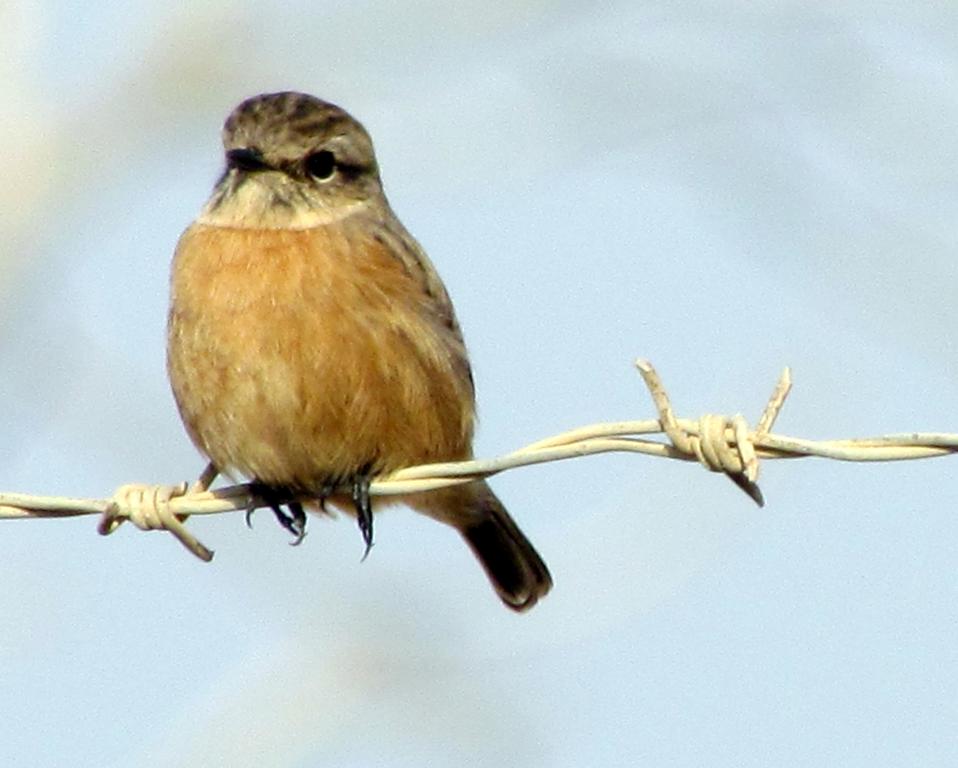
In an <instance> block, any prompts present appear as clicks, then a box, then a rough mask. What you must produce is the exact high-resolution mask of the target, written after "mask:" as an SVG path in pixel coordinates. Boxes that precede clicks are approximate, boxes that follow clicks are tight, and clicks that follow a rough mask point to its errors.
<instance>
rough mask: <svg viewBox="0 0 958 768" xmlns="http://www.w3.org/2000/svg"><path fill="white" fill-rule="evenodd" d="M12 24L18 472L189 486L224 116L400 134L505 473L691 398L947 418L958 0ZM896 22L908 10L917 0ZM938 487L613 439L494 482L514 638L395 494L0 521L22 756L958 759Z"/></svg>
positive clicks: (230, 12)
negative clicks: (328, 510) (180, 283)
mask: <svg viewBox="0 0 958 768" xmlns="http://www.w3.org/2000/svg"><path fill="white" fill-rule="evenodd" d="M175 5H176V4H170V3H168V2H159V0H135V1H134V2H133V3H124V4H121V3H100V4H97V3H93V4H81V3H69V2H48V3H36V2H26V0H21V1H19V2H18V1H17V0H13V2H10V0H8V1H7V2H6V3H2V4H0V51H2V53H0V97H2V99H3V103H4V108H3V116H2V117H0V158H2V168H3V178H4V180H5V183H4V184H2V185H0V234H2V242H3V246H2V248H0V267H2V274H3V279H2V281H0V354H2V358H0V359H2V361H3V362H2V365H0V403H2V404H3V409H2V416H0V423H2V432H3V439H2V441H0V489H2V490H4V491H22V492H30V493H43V494H62V495H78V496H108V495H109V494H111V493H112V491H113V489H114V488H116V487H117V486H118V485H120V484H121V483H125V482H133V481H143V482H176V481H179V480H184V479H192V478H195V477H196V475H197V474H198V473H199V471H200V470H201V469H202V466H203V463H202V460H201V459H200V457H199V456H198V455H197V454H196V452H195V451H194V449H193V448H192V446H191V445H190V444H189V441H188V440H187V438H186V437H185V434H184V432H183V430H182V428H181V425H180V423H179V419H178V416H177V413H176V410H175V406H174V404H173V400H172V397H171V395H170V393H169V390H168V386H167V383H166V378H165V372H164V324H165V313H166V303H167V274H168V268H169V260H170V256H171V253H172V250H173V248H174V245H175V243H176V239H177V237H178V236H179V234H180V232H181V231H182V229H183V228H184V227H185V226H186V225H187V224H188V223H189V221H190V220H191V218H192V217H193V216H194V214H195V213H196V212H197V211H198V210H199V208H200V206H201V205H202V204H203V202H204V200H205V199H206V196H207V194H208V192H209V190H210V188H211V186H212V184H213V183H214V181H215V180H216V178H217V176H218V174H219V172H220V169H221V164H222V158H221V147H220V143H219V142H220V140H219V128H220V125H221V124H222V121H223V119H224V118H225V117H226V115H227V114H228V112H229V111H230V110H231V109H232V108H233V106H234V105H235V104H236V103H238V102H239V101H240V100H241V99H243V98H245V97H247V96H250V95H253V94H256V93H259V92H263V91H271V90H282V89H297V90H304V91H307V92H310V93H313V94H316V95H319V96H321V97H323V98H326V99H328V100H331V101H334V102H337V103H339V104H341V105H342V106H344V107H345V108H347V109H348V110H349V111H351V112H352V113H353V114H354V115H355V116H357V117H358V118H359V119H360V120H362V121H363V122H364V123H365V125H366V126H367V128H368V129H369V131H370V132H371V134H372V136H373V138H374V140H375V142H376V147H377V151H378V155H379V159H380V164H381V167H382V173H383V178H384V182H385V185H386V190H387V193H388V194H389V196H390V200H391V202H392V204H393V206H394V208H395V209H396V211H397V213H398V214H399V216H400V218H402V220H403V221H404V222H405V224H406V225H407V227H408V228H409V229H410V230H411V231H412V232H413V233H414V234H415V235H416V237H417V238H418V239H419V240H420V241H421V242H422V243H423V245H424V246H425V248H426V250H427V251H428V252H429V254H430V255H431V257H432V259H433V260H434V261H435V263H436V264H437V266H438V268H439V271H440V272H441V274H442V276H443V278H444V279H445V281H446V284H447V286H448V288H449V290H450V292H451V294H452V296H453V297H454V299H455V302H456V307H457V309H458V312H459V316H460V319H461V321H462V325H463V327H464V329H465V333H466V338H467V341H468V343H469V345H470V349H471V353H472V360H473V364H474V368H475V373H476V379H477V384H478V390H479V406H480V417H481V420H482V421H481V427H480V432H479V436H478V442H477V453H478V455H480V456H493V455H496V454H500V453H503V452H506V451H508V450H511V449H514V448H517V447H519V446H521V445H524V444H526V443H528V442H532V441H533V440H537V439H539V438H541V437H544V436H547V435H550V434H553V433H555V432H558V431H561V430H563V429H566V428H571V427H574V426H579V425H583V424H587V423H590V422H594V421H600V420H619V419H631V418H636V419H637V418H651V417H652V416H653V413H654V412H653V409H652V407H651V404H650V403H649V401H648V397H647V395H646V393H645V391H644V389H643V387H642V386H641V383H640V380H639V377H638V375H637V374H636V373H635V371H634V370H633V368H632V361H633V359H634V358H636V357H638V356H642V357H647V358H649V359H651V360H652V361H653V363H654V364H655V365H656V366H657V367H658V369H659V370H660V372H661V373H662V375H663V377H664V378H665V382H666V385H667V386H668V388H669V390H670V393H671V394H672V397H673V399H674V403H675V407H676V409H677V411H678V413H679V414H680V415H682V416H686V417H697V416H698V415H700V414H701V413H703V412H729V413H734V412H737V411H742V412H744V413H745V414H746V415H747V416H749V417H750V418H752V419H755V418H757V416H758V414H759V413H760V411H761V409H762V407H763V404H764V402H765V398H766V397H767V395H768V393H769V392H770V391H771V388H772V385H773V384H774V381H775V378H776V376H777V375H778V373H779V371H780V370H781V368H782V367H783V366H784V365H790V366H792V369H793V373H794V378H795V388H794V390H793V393H792V396H791V398H790V400H789V402H788V403H787V404H786V406H785V409H784V412H783V414H782V416H781V418H780V420H779V422H778V425H777V431H780V432H782V433H785V434H793V435H797V436H802V437H810V438H827V437H852V436H864V435H873V434H881V433H891V432H903V431H912V430H924V431H951V432H958V421H956V417H955V410H956V408H958V383H956V380H958V347H956V345H955V344H954V343H953V336H954V329H955V328H958V303H956V302H955V301H954V300H953V297H954V295H955V286H956V285H958V260H956V259H955V253H956V246H958V216H956V215H955V214H956V199H958V198H956V192H958V181H956V179H958V143H956V140H955V132H956V123H958V88H956V86H958V43H956V40H958V8H956V6H955V5H954V4H953V3H931V2H929V3H911V4H907V5H906V4H904V3H902V4H893V3H888V4H886V3H881V4H878V3H870V2H852V1H849V2H839V3H830V4H824V3H812V2H805V3H802V2H759V3H741V2H731V1H726V2H711V3H704V2H683V3H665V2H631V1H630V2H626V1H624V0H623V1H622V2H609V3H603V4H601V5H600V4H595V6H594V7H592V6H590V4H582V3H574V2H551V3H550V2H532V1H530V2H500V3H497V2H489V0H483V2H461V3H456V4H448V3H445V2H436V1H434V0H433V1H430V0H423V1H422V2H408V3H403V4H398V3H391V2H385V1H384V0H367V1H366V2H360V3H356V2H332V1H330V2H319V3H316V2H297V1H295V0H294V2H290V3H271V2H239V3H236V2H225V1H223V2H217V1H215V0H214V2H209V3H202V4H185V3H184V4H181V5H182V7H180V8H176V7H174V6H175ZM899 6H900V7H899ZM953 473H954V464H953V462H951V461H948V460H936V461H923V462H912V463H902V464H887V465H874V464H872V465H853V464H839V463H834V462H825V461H820V460H806V461H796V462H768V463H766V464H765V465H764V467H763V475H762V488H763V490H764V492H765V496H766V499H767V502H768V503H767V506H766V507H765V509H763V510H759V509H757V508H755V507H754V506H753V505H752V504H751V502H749V501H748V500H747V499H746V497H745V496H744V495H743V494H742V493H741V492H739V491H738V490H737V489H736V488H734V487H733V486H732V484H731V483H730V482H728V481H727V480H725V479H724V478H722V477H721V476H718V475H711V474H708V473H706V472H704V471H703V470H701V469H700V468H698V467H696V466H694V465H690V464H683V463H679V462H666V461H661V460H654V459H650V458H644V457H636V456H631V457H622V456H606V457H596V458H590V459H582V460H577V461H571V462H567V463H564V464H549V465H544V466H539V467H534V468H528V469H521V470H517V471H514V472H509V473H507V474H505V475H502V476H500V477H498V478H496V479H495V480H494V482H493V485H494V486H495V488H496V489H497V491H498V492H499V494H500V496H501V497H502V498H503V499H504V500H505V501H506V502H507V504H508V505H509V507H510V509H511V510H512V512H513V514H514V515H515V517H516V518H517V519H518V521H519V523H520V524H521V526H522V527H523V529H524V530H525V531H526V533H527V534H528V535H529V537H530V538H531V539H532V540H533V541H534V542H535V544H536V546H537V547H538V548H539V550H540V551H541V552H542V554H543V556H544V557H545V559H546V560H547V561H548V563H549V565H550V567H551V569H552V572H553V575H554V577H555V589H554V591H553V592H552V594H550V596H549V597H548V598H547V599H546V600H545V601H544V602H543V603H541V604H540V605H539V606H537V607H536V608H535V609H534V610H533V611H532V612H531V613H530V614H528V615H523V616H516V615H513V614H512V613H510V612H509V611H507V610H505V609H504V608H503V607H502V606H501V605H500V603H499V601H498V600H497V599H496V597H495V595H494V594H493V592H492V590H491V589H490V587H489V586H488V584H487V583H486V580H485V576H484V575H483V573H482V571H481V570H480V569H479V568H478V566H476V565H475V563H474V562H473V560H472V557H471V555H470V553H469V551H468V550H467V548H466V547H465V546H464V545H463V544H462V542H461V541H460V540H459V539H458V537H456V536H455V534H454V533H452V532H451V531H449V530H447V529H445V528H443V527H442V526H438V525H436V524H435V523H433V522H431V521H429V520H426V519H423V518H420V517H417V516H416V515H414V514H413V513H411V512H409V511H408V510H406V509H403V508H396V509H393V510H389V511H387V512H385V513H384V514H382V515H381V516H380V517H379V519H378V520H377V543H376V547H375V549H374V551H373V552H372V554H371V556H370V558H369V559H368V560H367V561H366V562H365V563H360V556H361V554H362V544H361V541H360V537H359V533H358V531H357V530H356V528H355V525H354V523H353V522H352V521H349V520H343V519H339V520H328V519H313V520H311V525H310V528H309V536H308V537H307V538H306V540H305V542H304V543H303V545H302V546H301V547H298V548H295V549H294V548H290V547H289V546H288V544H287V542H288V536H287V535H286V534H285V532H283V531H282V530H281V529H280V528H279V527H278V526H276V525H275V523H274V522H273V520H272V519H271V516H270V515H269V514H268V513H260V515H259V516H257V517H256V518H255V519H254V526H253V530H247V528H246V527H245V526H244V525H243V521H242V516H241V515H222V516H217V517H207V518H203V519H195V520H192V521H191V522H190V527H191V529H192V530H193V531H194V532H195V533H196V534H197V535H198V536H199V537H200V539H201V540H203V541H204V542H205V543H206V544H208V545H210V546H211V547H213V548H215V549H216V550H217V555H216V559H215V560H214V561H213V563H212V564H210V565H206V564H203V563H201V562H199V561H198V560H195V559H194V558H192V557H190V556H189V555H188V554H186V553H185V551H184V550H183V549H182V548H181V547H180V546H179V544H177V542H176V541H175V540H174V539H173V538H172V537H171V536H169V535H159V534H152V535H145V534H142V533H140V532H138V531H136V530H135V529H133V528H132V527H131V526H124V528H122V529H121V530H120V531H119V532H118V533H117V534H116V535H114V536H111V537H110V538H106V539H104V538H101V537H99V536H97V535H96V530H95V527H96V522H95V520H94V519H93V518H82V519H76V520H64V521H28V522H13V521H11V522H3V523H0V528H2V530H0V763H2V764H3V765H5V766H6V765H9V766H14V765H17V766H19V765H23V766H65V765H69V766H107V767H112V766H117V767H119V766H124V768H154V767H157V766H195V765H223V766H234V767H237V768H245V767H246V766H250V767H252V766H282V767H283V768H287V767H289V768H306V767H307V766H344V767H345V766H370V765H377V766H402V767H407V766H421V765H430V766H460V765H471V766H512V765H515V766H559V767H566V766H567V767H572V766H581V765H602V766H620V765H621V766H625V765H630V766H631V765H649V766H700V765H710V766H769V765H775V766H807V765H842V766H856V765H862V766H864V765H867V766H898V765H903V764H909V765H923V766H936V765H942V766H944V765H954V764H955V763H956V761H958V731H956V728H955V725H956V722H958V650H956V648H958V645H956V633H958V632H956V631H958V599H956V598H958V568H956V559H958V522H956V515H955V508H956V502H958V484H956V483H955V482H954V480H953Z"/></svg>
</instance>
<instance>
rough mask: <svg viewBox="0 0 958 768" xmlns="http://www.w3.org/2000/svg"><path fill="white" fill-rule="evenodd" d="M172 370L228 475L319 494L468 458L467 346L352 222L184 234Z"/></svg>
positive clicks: (188, 416) (191, 418) (191, 424)
mask: <svg viewBox="0 0 958 768" xmlns="http://www.w3.org/2000/svg"><path fill="white" fill-rule="evenodd" d="M168 367H169V374H170V380H171V383H172V385H173V392H174V395H175V396H176V401H177V404H178V405H179V408H180V413H181V415H182V417H183V421H184V423H185V425H186V428H187V430H188V431H189V434H190V436H191V438H192V439H193V441H194V443H195V444H196V445H197V447H198V448H199V449H200V450H201V451H202V452H203V453H205V454H206V455H207V456H208V457H209V458H210V459H211V460H212V461H213V463H214V464H215V465H216V466H217V467H218V468H219V469H220V470H222V471H237V472H239V473H241V474H243V475H246V476H247V477H250V478H254V479H257V480H259V481H261V482H265V483H270V484H282V485H290V486H295V487H298V488H302V489H305V490H316V489H318V488H319V487H320V486H321V485H322V484H323V483H324V482H325V481H327V480H329V479H336V478H344V477H349V476H350V475H353V474H355V473H357V472H359V471H361V470H363V469H365V468H370V469H371V471H373V472H388V471H392V470H394V469H398V468H400V467H403V466H408V465H412V464H417V463H424V462H430V461H441V460H444V459H458V458H464V457H467V456H469V455H470V453H471V441H472V431H473V425H474V405H473V394H472V387H471V383H470V381H469V378H468V363H467V362H466V361H465V353H464V351H463V349H462V345H461V342H460V341H459V340H458V338H457V336H456V335H455V333H454V332H453V331H452V330H451V329H450V328H449V327H448V325H447V324H446V323H445V322H444V321H443V318H442V317H441V316H440V313H437V312H436V311H435V306H434V303H433V298H432V297H430V296H428V295H427V294H426V292H425V291H424V290H423V288H422V282H421V280H419V279H417V276H416V275H414V274H411V273H410V271H409V266H408V264H404V263H403V261H401V260H400V259H398V258H396V256H395V255H394V254H392V253H390V252H389V250H388V248H387V246H385V245H382V244H381V243H380V242H379V241H377V240H375V239H373V238H370V237H368V236H367V235H366V234H365V233H364V232H363V231H361V230H360V228H358V227H349V226H347V225H344V224H343V222H337V223H336V224H333V225H329V226H326V227H319V228H315V229H309V230H250V229H229V228H222V227H211V226H206V225H198V224H194V225H193V226H191V227H190V228H189V229H187V230H186V232H185V233H184V234H183V236H182V238H181V239H180V242H179V245H178V247H177V251H176V255H175V257H174V262H173V276H172V304H171V309H170V325H169V349H168Z"/></svg>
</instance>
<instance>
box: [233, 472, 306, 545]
mask: <svg viewBox="0 0 958 768" xmlns="http://www.w3.org/2000/svg"><path fill="white" fill-rule="evenodd" d="M249 493H250V501H249V504H248V505H247V507H246V525H247V527H248V528H252V527H253V512H255V511H256V510H257V509H258V508H259V507H269V508H270V509H271V510H273V515H275V517H276V520H277V522H278V523H279V524H280V525H281V526H282V527H283V528H285V529H286V530H287V531H289V532H290V533H291V534H292V535H293V537H294V539H295V540H294V541H291V542H290V545H291V546H294V547H295V546H299V544H301V543H302V541H303V539H304V538H305V537H306V512H305V511H304V510H303V505H302V504H300V503H299V502H298V501H295V500H292V501H291V500H289V494H288V493H283V492H281V491H277V489H275V488H270V487H268V486H261V485H255V484H251V485H250V489H249ZM284 504H285V505H286V506H287V507H288V508H289V512H288V513H287V512H285V511H284V510H283V505H284Z"/></svg>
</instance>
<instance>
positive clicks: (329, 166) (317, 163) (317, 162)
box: [303, 149, 336, 181]
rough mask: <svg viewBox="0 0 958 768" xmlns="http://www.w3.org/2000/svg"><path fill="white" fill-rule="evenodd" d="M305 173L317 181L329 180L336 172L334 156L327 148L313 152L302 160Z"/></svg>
mask: <svg viewBox="0 0 958 768" xmlns="http://www.w3.org/2000/svg"><path fill="white" fill-rule="evenodd" d="M303 167H304V168H305V169H306V173H308V174H309V175H310V176H312V177H313V178H314V179H316V180H317V181H329V180H330V179H331V178H333V174H334V173H335V172H336V156H335V155H334V154H333V153H332V152H330V151H329V150H328V149H321V150H320V151H319V152H313V154H311V155H309V156H308V157H307V158H306V159H305V160H304V161H303Z"/></svg>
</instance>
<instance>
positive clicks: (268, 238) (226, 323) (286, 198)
mask: <svg viewBox="0 0 958 768" xmlns="http://www.w3.org/2000/svg"><path fill="white" fill-rule="evenodd" d="M223 144H224V146H225V149H226V170H225V172H224V173H223V175H222V177H221V178H220V180H219V182H218V183H217V184H216V187H215V188H214V190H213V194H212V196H211V197H210V199H209V201H208V202H207V204H206V206H205V207H204V208H203V211H202V213H201V214H200V216H199V217H198V218H197V220H196V221H195V222H194V223H193V224H191V225H190V226H189V228H187V230H186V231H185V232H184V233H183V236H182V237H181V238H180V241H179V244H178V246H177V249H176V254H175V256H174V259H173V273H172V281H171V293H172V296H171V306H170V316H169V337H168V350H167V353H168V354H167V357H168V359H167V364H168V369H169V375H170V382H171V383H172V386H173V393H174V395H175V397H176V402H177V405H178V406H179V410H180V414H181V416H182V418H183V422H184V424H185V425H186V429H187V431H188V432H189V435H190V437H191V439H192V440H193V442H194V443H195V445H196V447H197V448H198V449H199V450H200V451H201V452H202V453H203V454H205V455H206V456H207V457H208V458H209V459H210V461H211V462H212V464H213V466H214V467H215V469H216V470H218V471H220V472H226V473H233V474H239V475H243V476H245V477H247V478H249V479H250V480H251V481H252V482H253V483H254V484H255V487H256V488H257V491H258V494H259V496H260V499H261V500H262V501H263V503H264V504H265V505H268V506H271V507H272V508H273V510H274V512H276V514H277V517H278V518H279V520H280V522H281V523H283V525H284V526H286V527H287V528H288V529H290V530H291V531H292V532H293V533H295V534H297V536H298V538H299V539H301V538H302V535H303V533H304V526H305V515H304V514H303V510H302V507H301V505H300V504H299V503H298V502H297V499H298V498H300V497H302V496H308V497H313V498H315V499H317V500H318V501H320V502H321V503H322V502H325V500H326V498H327V497H329V496H330V494H331V493H332V492H333V490H334V489H336V488H341V487H343V486H349V487H351V488H352V491H353V493H352V501H353V505H352V506H353V507H354V510H349V511H355V512H356V514H357V517H358V520H359V524H360V528H361V530H362V532H363V537H364V539H365V540H366V544H367V551H368V547H369V545H370V544H371V542H372V508H371V505H370V499H369V493H368V491H369V479H370V478H371V477H373V476H376V475H383V474H387V473H389V472H392V471H395V470H397V469H400V468H402V467H407V466H412V465H416V464H425V463H430V462H438V461H454V460H460V459H469V458H471V457H472V436H473V428H474V426H475V392H474V389H473V380H472V373H471V370H470V366H469V359H468V357H467V355H466V348H465V345H464V344H463V339H462V332H461V331H460V329H459V323H458V321H457V320H456V316H455V312H454V311H453V307H452V303H451V302H450V300H449V296H448V294H447V293H446V289H445V287H444V286H443V284H442V281H441V280H440V279H439V276H438V275H437V274H436V271H435V269H434V268H433V266H432V264H431V263H430V261H429V259H428V258H427V257H426V254H425V253H424V252H423V250H422V248H421V247H420V246H419V244H418V243H417V242H416V241H415V240H414V239H413V238H412V237H411V236H410V235H409V233H408V232H407V231H406V229H405V228H404V227H403V225H402V224H401V223H400V222H399V219H397V218H396V216H395V214H394V213H393V212H392V209H391V208H390V207H389V203H388V202H387V201H386V197H385V195H384V194H383V189H382V183H381V182H380V179H379V169H378V166H377V163H376V158H375V155H374V153H373V146H372V141H371V140H370V138H369V134H367V133H366V130H365V129H364V128H363V126H362V125H360V123H359V122H357V121H356V120H354V119H353V118H352V117H351V116H350V115H348V114H347V113H346V112H345V111H343V110H342V109H340V108H339V107H337V106H335V105H333V104H329V103H327V102H324V101H321V100H319V99H317V98H315V97H313V96H308V95H305V94H301V93H294V92H283V93H273V94H265V95H261V96H256V97H253V98H251V99H248V100H247V101H244V102H243V103H242V104H240V105H239V106H238V107H237V108H236V109H235V110H234V111H233V113H232V114H231V115H230V116H229V118H228V119H227V120H226V124H225V125H224V127H223ZM332 501H333V502H334V503H337V504H338V505H341V504H342V503H343V500H342V498H341V497H337V496H332ZM403 501H405V502H406V503H407V504H408V505H409V506H411V507H413V508H414V509H416V510H418V511H419V512H422V513H424V514H426V515H429V516H430V517H432V518H435V519H436V520H439V521H440V522H443V523H446V524H447V525H451V526H452V527H453V528H455V529H456V530H458V531H459V533H461V534H462V536H463V538H465V540H466V541H467V542H468V544H469V546H470V547H471V548H472V551H473V552H474V553H475V555H476V557H477V558H478V559H479V561H480V562H481V563H482V566H483V568H485V570H486V573H487V574H488V576H489V579H490V580H491V581H492V584H493V586H494V587H495V589H496V591H497V592H498V594H499V596H500V598H502V600H503V602H505V604H506V605H507V606H509V607H510V608H513V609H515V610H517V611H522V610H526V609H528V608H531V607H532V606H533V605H535V603H536V601H538V600H539V598H540V597H542V596H543V595H545V594H546V593H547V592H548V591H549V589H550V587H551V586H552V579H551V577H550V575H549V571H548V569H547V568H546V566H545V563H543V562H542V559H541V558H540V557H539V555H538V553H537V552H536V551H535V549H534V548H533V546H532V544H530V543H529V541H528V540H527V539H526V537H525V536H523V534H522V532H521V531H520V530H519V528H518V527H517V526H516V524H515V522H513V520H512V518H511V517H509V514H508V513H507V512H506V510H505V508H504V507H503V505H502V503H501V502H500V501H499V499H498V498H496V495H495V494H494V493H493V492H492V490H491V489H490V488H489V486H488V485H487V484H486V483H485V482H474V483H469V484H466V485H458V486H454V487H450V488H447V489H443V490H439V491H430V492H426V493H420V494H416V495H411V496H408V497H405V498H404V499H403ZM283 505H285V506H287V508H288V509H289V510H290V512H289V514H287V513H286V512H284V511H283V510H282V509H281V507H282V506H283ZM346 506H347V507H349V506H350V505H349V504H348V502H347V504H346Z"/></svg>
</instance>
